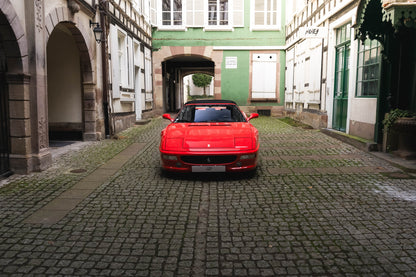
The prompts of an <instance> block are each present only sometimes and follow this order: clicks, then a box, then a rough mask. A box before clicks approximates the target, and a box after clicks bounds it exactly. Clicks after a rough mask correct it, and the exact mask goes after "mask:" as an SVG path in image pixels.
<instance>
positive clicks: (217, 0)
mask: <svg viewBox="0 0 416 277" xmlns="http://www.w3.org/2000/svg"><path fill="white" fill-rule="evenodd" d="M206 1H207V9H206V11H207V12H206V24H205V25H206V26H208V27H219V28H221V27H224V26H227V27H228V26H230V25H231V20H230V15H231V13H230V4H231V2H232V1H231V0H206ZM210 1H215V8H216V10H215V11H210V10H209V7H210ZM221 1H226V3H227V4H226V5H227V9H226V10H224V11H221ZM212 12H214V13H215V17H216V18H215V19H214V20H210V14H211V13H212ZM222 13H224V14H226V16H227V19H226V22H227V24H221V14H222ZM213 21H215V24H210V22H213Z"/></svg>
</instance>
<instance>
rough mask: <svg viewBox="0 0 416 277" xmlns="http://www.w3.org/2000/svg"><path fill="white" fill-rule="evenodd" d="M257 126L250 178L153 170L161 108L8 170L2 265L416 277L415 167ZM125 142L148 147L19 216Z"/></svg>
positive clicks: (1, 191) (270, 125) (65, 271)
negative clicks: (72, 194) (104, 136)
mask: <svg viewBox="0 0 416 277" xmlns="http://www.w3.org/2000/svg"><path fill="white" fill-rule="evenodd" d="M253 124H255V125H256V126H257V127H258V129H259V131H260V134H261V135H260V136H261V150H260V152H261V161H260V166H259V169H258V172H257V174H256V175H255V176H254V177H251V178H249V177H248V176H241V175H232V176H226V175H204V176H203V177H200V176H196V175H190V176H171V177H166V176H163V175H161V172H160V168H159V156H158V141H159V133H160V131H161V129H162V128H163V127H164V126H166V121H162V119H160V118H159V119H154V120H152V121H151V123H149V124H148V125H146V126H137V127H134V128H132V129H129V130H128V131H126V132H124V133H123V134H122V136H120V137H119V139H118V140H105V141H101V142H95V143H89V144H87V146H85V147H84V148H81V149H79V150H76V151H71V152H70V153H67V154H65V155H62V156H60V157H59V158H58V159H56V161H55V162H54V166H53V167H52V168H50V169H48V170H46V171H44V172H41V173H34V174H31V175H28V176H12V177H11V178H9V179H8V180H7V182H6V183H5V182H3V186H2V187H1V188H0V203H1V213H0V219H1V223H0V234H1V236H0V275H1V276H4V275H16V276H18V275H22V276H23V275H24V276H27V275H54V276H59V275H62V276H63V275H89V276H93V275H105V276H279V275H283V276H288V275H292V276H301V275H303V276H311V275H316V276H354V275H356V276H416V261H415V259H416V232H415V230H416V222H415V219H416V180H415V179H411V178H405V177H411V176H409V175H406V174H396V172H399V173H400V169H398V168H395V167H393V166H390V165H389V164H387V163H386V162H384V161H383V160H380V159H378V158H375V157H374V156H372V155H371V154H368V153H364V152H361V151H359V150H357V149H356V148H353V147H352V146H349V145H347V144H343V143H341V142H339V141H337V140H335V139H333V138H330V137H328V136H326V135H324V134H322V133H320V132H319V131H317V130H306V129H301V128H295V127H291V126H289V125H286V124H285V123H283V122H281V121H280V120H278V119H275V118H268V117H261V118H259V119H256V120H253ZM133 143H140V144H142V145H145V146H144V147H143V148H142V149H141V150H140V151H139V153H138V154H137V155H135V156H134V157H132V158H131V159H130V160H128V161H127V162H126V164H124V166H123V167H121V169H120V170H119V171H117V172H116V173H115V174H114V175H113V176H111V177H109V179H107V180H106V181H104V182H102V184H100V185H99V186H98V187H97V188H96V189H95V190H93V192H92V193H90V194H89V195H88V196H87V197H86V198H85V199H84V200H83V201H81V202H80V203H78V204H77V205H76V207H75V208H74V209H72V210H70V211H69V213H68V214H67V215H66V216H65V217H63V218H62V219H60V220H59V221H58V222H57V223H55V224H52V225H47V224H33V223H26V221H25V220H26V219H27V218H28V217H30V216H31V215H33V214H34V213H35V212H36V211H38V210H39V209H41V208H42V207H44V206H45V205H47V204H48V203H50V202H51V201H53V200H55V201H56V199H57V198H58V196H59V195H61V194H62V193H64V192H66V191H68V189H70V188H71V187H72V186H74V185H75V184H77V183H79V182H80V180H81V179H82V178H85V177H87V176H89V175H90V174H91V173H92V172H94V170H95V169H97V168H98V167H100V166H102V165H103V164H105V163H106V162H107V161H108V160H110V159H111V158H113V157H114V156H115V155H117V154H118V153H119V152H121V151H122V150H123V149H125V148H126V147H128V146H129V145H131V144H133ZM74 172H75V173H74ZM76 172H78V173H76ZM392 173H394V174H392ZM393 177H396V178H393Z"/></svg>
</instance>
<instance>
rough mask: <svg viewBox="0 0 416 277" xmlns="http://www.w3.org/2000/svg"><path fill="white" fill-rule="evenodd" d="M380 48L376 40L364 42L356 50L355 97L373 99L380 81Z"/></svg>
mask: <svg viewBox="0 0 416 277" xmlns="http://www.w3.org/2000/svg"><path fill="white" fill-rule="evenodd" d="M380 61H381V48H380V43H379V42H378V41H376V40H369V39H367V40H365V41H364V44H363V45H359V49H358V66H357V96H359V97H360V96H364V97H365V96H370V97H372V96H373V97H374V96H377V94H378V89H379V80H380Z"/></svg>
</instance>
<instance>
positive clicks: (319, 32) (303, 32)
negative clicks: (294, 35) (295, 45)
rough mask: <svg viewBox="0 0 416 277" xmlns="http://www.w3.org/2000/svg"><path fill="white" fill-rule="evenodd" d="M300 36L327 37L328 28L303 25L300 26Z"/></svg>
mask: <svg viewBox="0 0 416 277" xmlns="http://www.w3.org/2000/svg"><path fill="white" fill-rule="evenodd" d="M299 36H300V37H301V38H325V37H326V36H327V28H323V27H301V28H299Z"/></svg>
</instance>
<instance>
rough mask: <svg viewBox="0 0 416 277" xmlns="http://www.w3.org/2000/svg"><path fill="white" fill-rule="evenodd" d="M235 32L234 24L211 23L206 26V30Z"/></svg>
mask: <svg viewBox="0 0 416 277" xmlns="http://www.w3.org/2000/svg"><path fill="white" fill-rule="evenodd" d="M214 31H215V32H234V28H233V27H232V26H225V25H223V26H214V25H209V26H205V27H204V32H214Z"/></svg>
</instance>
